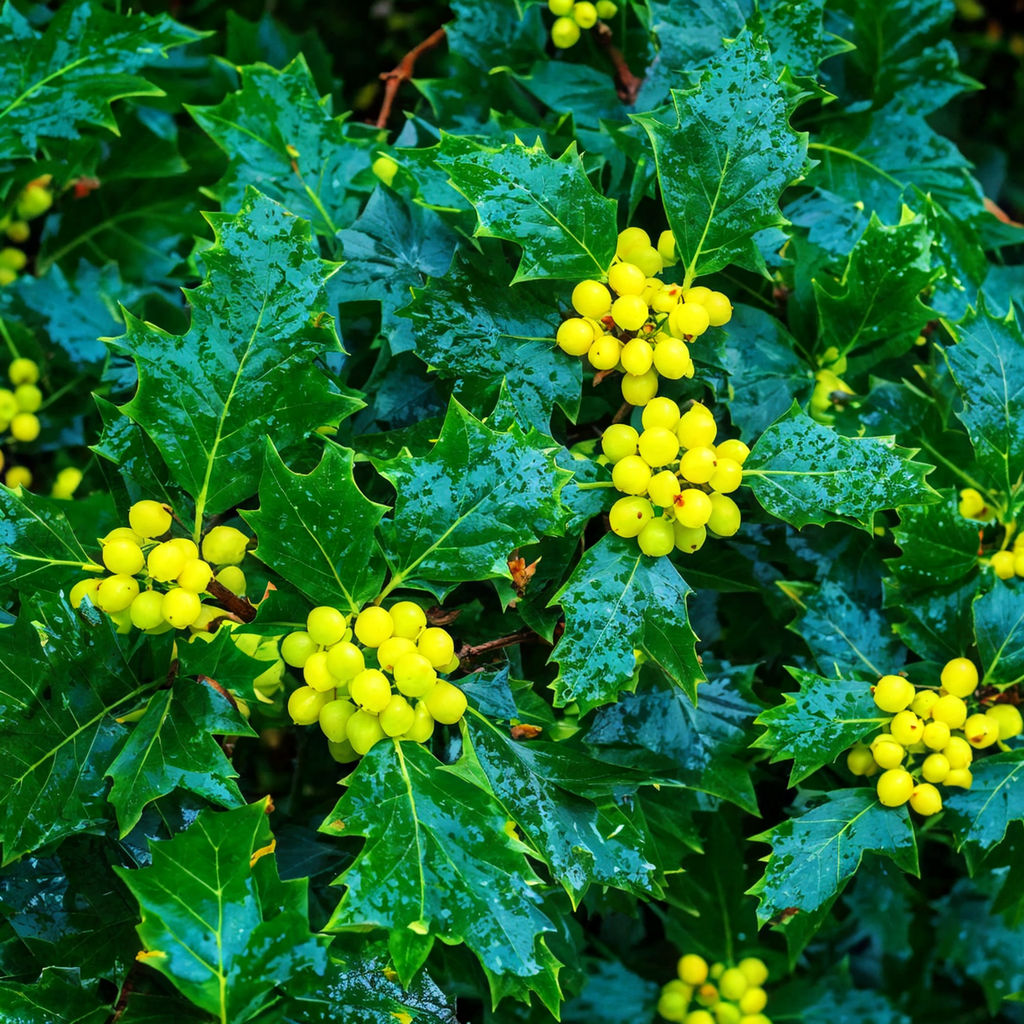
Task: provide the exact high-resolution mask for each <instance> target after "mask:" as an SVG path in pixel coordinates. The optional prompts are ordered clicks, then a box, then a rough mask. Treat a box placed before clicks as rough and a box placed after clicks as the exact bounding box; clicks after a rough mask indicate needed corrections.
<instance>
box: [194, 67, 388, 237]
mask: <svg viewBox="0 0 1024 1024" xmlns="http://www.w3.org/2000/svg"><path fill="white" fill-rule="evenodd" d="M240 74H241V79H242V82H241V88H239V89H238V90H237V91H236V92H233V93H230V94H229V95H228V96H227V97H225V99H224V100H223V102H221V103H219V104H218V105H217V106H213V107H188V108H187V109H188V111H189V113H190V114H191V115H192V116H193V117H194V118H195V119H196V121H197V122H198V124H199V126H200V127H201V128H202V129H203V131H205V132H206V133H207V134H208V135H209V136H210V138H212V139H213V141H214V142H215V143H216V144H217V145H218V146H219V147H220V148H221V149H222V150H224V152H225V153H226V154H227V157H228V167H227V170H226V171H225V172H224V175H223V177H221V179H220V180H219V181H218V182H217V184H216V185H215V186H214V192H215V193H216V195H217V198H218V199H219V200H220V201H221V204H222V207H223V209H224V210H226V211H229V212H234V211H236V210H238V209H239V208H240V207H241V206H242V204H243V203H244V201H245V192H246V189H247V188H248V187H249V186H253V187H255V188H258V189H259V190H260V192H262V193H263V194H264V195H266V196H268V197H269V198H271V199H275V200H276V201H277V202H279V203H281V204H282V205H283V206H284V207H285V208H286V209H288V210H291V212H292V213H295V214H297V215H298V216H300V217H302V218H304V219H305V220H308V221H309V222H310V223H311V224H312V225H313V230H314V231H315V232H316V233H317V234H319V235H326V236H328V237H333V236H334V235H335V234H336V233H337V231H338V230H339V229H341V228H345V227H348V226H349V224H350V223H351V221H352V220H354V219H355V216H356V214H357V213H358V212H359V196H358V194H357V193H355V194H354V193H353V191H352V179H353V178H354V177H355V176H356V175H357V174H359V173H360V172H364V171H368V170H369V168H370V163H371V162H372V160H373V150H374V137H373V134H374V133H373V132H372V130H371V129H368V128H362V127H361V126H358V125H349V124H346V123H345V119H344V118H341V117H335V116H334V115H333V112H332V110H331V98H330V97H329V96H327V97H323V98H321V97H320V96H319V95H318V94H317V88H316V84H315V83H314V81H313V76H312V73H311V72H310V70H309V66H308V65H307V64H306V61H305V59H304V58H303V57H302V56H301V55H300V56H298V57H296V58H295V59H294V60H292V61H291V62H290V63H289V64H288V66H287V67H285V68H283V69H282V70H280V71H278V70H276V69H274V68H271V67H268V66H267V65H265V64H253V65H250V66H249V67H243V68H241V69H240Z"/></svg>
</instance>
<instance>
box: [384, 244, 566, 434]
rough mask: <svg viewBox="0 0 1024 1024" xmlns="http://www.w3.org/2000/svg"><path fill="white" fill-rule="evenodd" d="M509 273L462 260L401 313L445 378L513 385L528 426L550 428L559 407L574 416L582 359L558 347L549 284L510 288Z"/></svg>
mask: <svg viewBox="0 0 1024 1024" xmlns="http://www.w3.org/2000/svg"><path fill="white" fill-rule="evenodd" d="M510 277H511V273H510V272H509V273H505V272H504V271H502V270H499V271H498V273H497V275H496V276H494V275H488V274H485V273H484V272H483V271H482V270H480V269H478V264H477V263H474V262H470V261H469V260H468V259H466V258H460V259H459V261H458V262H456V263H455V264H454V265H453V267H452V269H451V271H450V272H449V273H448V274H447V275H445V276H444V277H443V278H440V279H438V280H434V281H430V282H429V283H428V284H427V286H426V287H425V288H423V289H415V290H414V295H415V298H414V300H413V302H412V304H411V305H409V306H407V307H406V308H405V309H404V310H403V315H404V316H408V317H410V318H411V319H412V321H413V324H414V326H415V329H416V354H417V355H418V356H419V357H420V358H421V359H422V360H423V361H424V362H425V363H427V365H428V366H430V368H431V369H433V370H437V371H438V372H439V373H440V374H441V375H442V376H445V377H454V378H456V379H466V378H470V379H474V378H476V379H479V380H481V381H484V382H487V383H492V384H494V383H498V382H500V381H501V380H502V378H504V379H505V380H506V381H507V383H508V397H509V399H510V400H511V401H512V403H513V406H514V407H515V411H516V413H517V417H516V418H517V420H518V422H519V423H521V424H522V425H523V426H527V427H535V428H536V429H537V430H539V431H541V432H542V433H548V432H549V431H550V430H551V414H552V412H553V411H554V408H555V406H556V405H558V406H560V407H561V408H562V409H563V410H564V411H565V413H566V415H568V416H569V418H570V419H575V417H576V414H577V412H578V411H579V404H580V384H581V381H582V372H581V364H580V361H579V360H578V359H571V358H569V357H567V356H566V355H565V354H564V353H563V352H562V351H561V350H559V349H558V348H556V346H555V345H554V333H555V330H556V329H557V326H558V324H559V323H560V318H559V315H558V309H557V307H556V306H555V304H554V302H553V296H552V293H551V289H550V287H549V286H544V285H532V284H522V285H520V286H518V287H517V288H515V289H514V290H513V289H511V288H510V287H509V285H510V283H511V282H510Z"/></svg>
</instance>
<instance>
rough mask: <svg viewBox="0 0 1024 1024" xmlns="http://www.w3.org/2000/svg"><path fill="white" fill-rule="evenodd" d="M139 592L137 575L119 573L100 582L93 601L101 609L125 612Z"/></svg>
mask: <svg viewBox="0 0 1024 1024" xmlns="http://www.w3.org/2000/svg"><path fill="white" fill-rule="evenodd" d="M138 594H139V584H138V581H137V580H136V579H135V577H134V576H129V575H127V574H126V573H117V574H115V575H113V576H108V577H107V578H106V579H105V580H103V581H102V582H101V583H100V585H99V587H97V589H96V598H95V601H94V602H93V603H94V604H95V605H96V607H97V608H99V609H100V611H104V612H106V613H107V614H108V615H113V614H114V613H115V612H123V611H124V610H125V609H126V608H127V607H128V606H129V605H130V604H131V603H132V601H134V600H135V598H136V597H138Z"/></svg>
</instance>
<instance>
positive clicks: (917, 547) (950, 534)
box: [886, 491, 979, 590]
mask: <svg viewBox="0 0 1024 1024" xmlns="http://www.w3.org/2000/svg"><path fill="white" fill-rule="evenodd" d="M942 499H943V500H942V501H941V502H936V503H935V504H934V505H910V506H907V507H906V508H902V509H900V525H899V526H897V527H895V528H894V529H893V531H892V536H893V540H894V541H895V542H896V543H897V544H898V545H899V546H900V557H899V558H891V559H889V560H888V561H887V562H886V566H887V567H888V569H889V571H890V572H891V573H892V574H893V576H895V577H896V579H898V580H899V581H900V583H901V585H903V586H905V587H906V588H907V589H909V590H916V589H922V590H924V589H927V590H931V589H933V588H934V587H936V586H949V585H950V584H953V583H958V582H959V581H960V580H963V579H964V578H965V577H967V576H970V575H971V574H972V573H974V572H976V571H977V568H978V544H979V538H978V530H979V524H978V523H977V522H976V521H973V520H970V519H965V518H964V517H963V516H962V515H960V512H959V509H958V503H957V496H956V493H955V492H953V491H943V492H942Z"/></svg>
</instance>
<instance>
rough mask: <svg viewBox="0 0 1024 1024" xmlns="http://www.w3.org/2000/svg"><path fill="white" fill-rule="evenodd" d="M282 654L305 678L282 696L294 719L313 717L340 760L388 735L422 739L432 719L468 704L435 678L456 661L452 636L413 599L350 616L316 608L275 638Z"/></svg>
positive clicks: (451, 718) (447, 720) (305, 721)
mask: <svg viewBox="0 0 1024 1024" xmlns="http://www.w3.org/2000/svg"><path fill="white" fill-rule="evenodd" d="M281 658H282V659H283V660H284V661H285V663H286V664H288V665H291V666H292V667H293V668H297V669H301V670H302V678H303V680H304V683H305V685H304V686H300V687H299V688H298V689H297V690H295V691H294V692H293V693H292V695H291V696H290V697H289V698H288V714H289V715H291V718H292V721H293V722H295V724H296V725H312V724H313V723H314V722H318V723H319V725H320V728H321V730H322V731H323V733H324V735H325V736H326V737H327V740H328V745H329V747H330V751H331V756H332V757H334V759H335V760H336V761H340V762H342V763H347V762H349V761H354V760H355V759H356V758H357V757H361V756H362V755H363V754H365V753H366V752H367V751H368V750H369V749H370V748H371V747H372V746H373V745H374V744H375V743H377V742H378V741H379V740H382V739H385V738H386V737H392V738H394V739H399V740H412V741H413V742H415V743H425V742H426V741H427V740H428V739H430V737H431V736H432V735H433V733H434V723H435V722H441V723H442V724H443V725H455V724H456V723H457V722H458V721H459V720H460V719H461V718H462V716H463V715H464V714H465V711H466V695H465V694H464V693H463V692H462V690H460V689H459V687H457V686H455V685H454V684H453V683H450V682H449V681H448V680H447V679H442V678H441V675H442V674H444V675H447V674H448V673H450V672H454V671H455V669H457V668H458V667H459V659H458V657H457V656H456V654H455V643H454V641H453V640H452V638H451V636H450V635H449V633H448V632H447V631H446V630H444V629H440V628H439V627H437V626H428V625H427V616H426V613H425V612H424V611H423V609H422V608H421V607H420V606H419V605H418V604H415V603H414V602H412V601H399V602H398V603H397V604H395V605H392V607H391V608H381V607H380V606H379V605H369V606H367V607H366V608H363V609H362V611H360V612H359V614H358V615H356V616H355V617H350V616H348V615H344V614H343V613H342V612H340V611H339V610H338V609H337V608H331V607H330V606H329V605H321V606H320V607H317V608H314V609H313V610H312V611H311V612H310V613H309V616H308V618H307V619H306V628H305V629H304V630H297V631H295V632H293V633H289V634H288V635H287V636H285V637H284V638H283V639H282V640H281ZM389 677H390V678H389Z"/></svg>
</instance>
